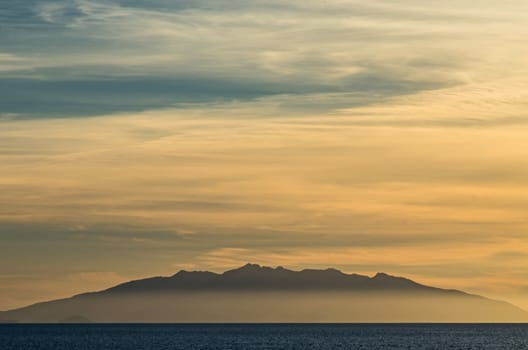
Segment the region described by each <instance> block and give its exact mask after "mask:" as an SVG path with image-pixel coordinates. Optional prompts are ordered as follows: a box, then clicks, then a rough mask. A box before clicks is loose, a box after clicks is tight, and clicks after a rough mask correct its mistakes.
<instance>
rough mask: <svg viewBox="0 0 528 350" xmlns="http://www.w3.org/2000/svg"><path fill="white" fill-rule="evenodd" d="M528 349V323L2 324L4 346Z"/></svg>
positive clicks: (50, 349)
mask: <svg viewBox="0 0 528 350" xmlns="http://www.w3.org/2000/svg"><path fill="white" fill-rule="evenodd" d="M106 349H108V350H176V349H178V350H179V349H182V350H187V349H193V350H194V349H203V350H205V349H211V350H213V349H215V350H227V349H230V350H231V349H233V350H235V349H236V350H246V349H284V350H286V349H288V350H307V349H320V350H329V349H366V350H377V349H450V350H453V349H460V350H470V349H505V350H510V349H511V350H516V349H528V324H67V325H58V324H57V325H22V324H13V325H10V324H3V325H0V350H106Z"/></svg>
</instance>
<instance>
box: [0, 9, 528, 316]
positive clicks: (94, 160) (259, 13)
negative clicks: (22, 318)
mask: <svg viewBox="0 0 528 350" xmlns="http://www.w3.org/2000/svg"><path fill="white" fill-rule="evenodd" d="M527 22H528V2H527V1H526V0H504V1H495V0H493V1H492V0H482V1H479V2H478V6H477V3H476V2H475V1H469V0H444V1H423V0H327V1H321V0H317V1H315V0H302V1H301V0H291V1H277V0H267V1H264V0H254V1H246V0H244V1H243V0H90V1H88V0H63V1H52V0H7V2H6V1H4V2H2V4H1V5H0V310H5V309H10V308H14V307H19V306H24V305H27V304H29V303H33V302H37V301H42V300H48V299H54V298H59V297H66V296H70V295H72V294H75V293H80V292H84V291H89V290H98V289H102V288H106V287H110V286H112V285H114V284H116V283H119V282H123V281H127V280H130V279H137V278H142V277H147V276H153V275H172V274H174V273H175V272H176V271H178V270H180V269H189V270H194V269H200V270H211V271H223V270H225V269H228V268H233V267H237V266H240V265H242V264H245V263H247V262H253V263H259V264H263V265H271V266H276V265H282V266H284V267H288V268H292V269H302V268H326V267H335V268H339V269H341V270H343V271H345V272H350V273H352V272H355V273H362V274H369V275H371V274H374V273H376V272H378V271H384V272H387V273H390V274H394V275H402V276H406V277H409V278H412V279H414V280H416V281H418V282H422V283H425V284H431V285H435V286H439V287H445V288H456V289H462V290H465V291H468V292H472V293H478V294H483V295H486V296H490V297H494V298H500V299H505V300H508V301H511V302H514V303H516V304H517V305H519V306H521V307H524V308H525V309H528V60H527V57H528V25H527Z"/></svg>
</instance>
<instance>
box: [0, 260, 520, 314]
mask: <svg viewBox="0 0 528 350" xmlns="http://www.w3.org/2000/svg"><path fill="white" fill-rule="evenodd" d="M526 321H528V312H526V311H524V310H522V309H520V308H518V307H516V306H514V305H512V304H509V303H506V302H503V301H497V300H491V299H488V298H484V297H482V296H477V295H471V294H467V293H464V292H462V291H458V290H447V289H441V288H435V287H430V286H425V285H423V284H419V283H416V282H414V281H412V280H410V279H407V278H403V277H396V276H390V275H388V274H386V273H382V272H378V273H377V274H376V275H375V276H372V277H368V276H363V275H358V274H345V273H343V272H341V271H339V270H336V269H333V268H328V269H325V270H314V269H305V270H302V271H292V270H289V269H285V268H284V267H282V266H278V267H276V268H272V267H268V266H260V265H257V264H250V263H248V264H246V265H244V266H242V267H239V268H236V269H232V270H229V271H225V272H223V273H221V274H217V273H214V272H209V271H185V270H180V271H179V272H178V273H176V274H174V275H173V276H168V277H160V276H158V277H151V278H146V279H141V280H136V281H129V282H126V283H122V284H120V285H117V286H114V287H111V288H108V289H106V290H102V291H98V292H90V293H83V294H79V295H76V296H73V297H71V298H67V299H62V300H53V301H48V302H42V303H37V304H34V305H29V306H27V307H24V308H20V309H17V310H10V311H7V312H0V323H2V322H8V323H18V322H20V323H57V322H60V323H90V322H96V323H100V322H103V323H174V322H178V323H189V322H191V323H197V322H198V323H212V322H213V323H226V322H229V323H233V322H234V323H242V322H251V323H262V322H272V323H277V322H280V323H285V322H288V323H292V322H294V323H298V322H302V323H314V322H316V323H317V322H325V323H327V322H450V323H453V322H526Z"/></svg>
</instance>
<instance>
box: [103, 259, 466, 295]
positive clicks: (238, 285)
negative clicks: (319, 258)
mask: <svg viewBox="0 0 528 350" xmlns="http://www.w3.org/2000/svg"><path fill="white" fill-rule="evenodd" d="M174 291H298V292H303V291H305V292H307V291H378V292H394V291H407V292H427V293H439V292H441V293H462V292H460V291H455V290H451V291H449V290H445V289H439V288H433V287H428V286H424V285H421V284H418V283H416V282H414V281H412V280H410V279H406V278H403V277H395V276H390V275H388V274H385V273H382V272H380V273H377V274H376V275H375V276H374V277H368V276H363V275H358V274H346V273H343V272H341V271H339V270H336V269H332V268H329V269H326V270H312V269H306V270H302V271H292V270H288V269H285V268H283V267H281V266H279V267H277V268H271V267H267V266H260V265H257V264H250V263H248V264H246V265H244V266H242V267H240V268H237V269H234V270H229V271H226V272H224V273H222V274H217V273H213V272H209V271H192V272H189V271H185V270H181V271H180V272H178V273H176V274H175V275H173V276H171V277H153V278H147V279H142V280H137V281H130V282H127V283H123V284H120V285H118V286H115V287H113V288H110V289H107V290H105V291H102V292H99V293H103V294H114V293H141V292H148V293H151V292H174Z"/></svg>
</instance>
